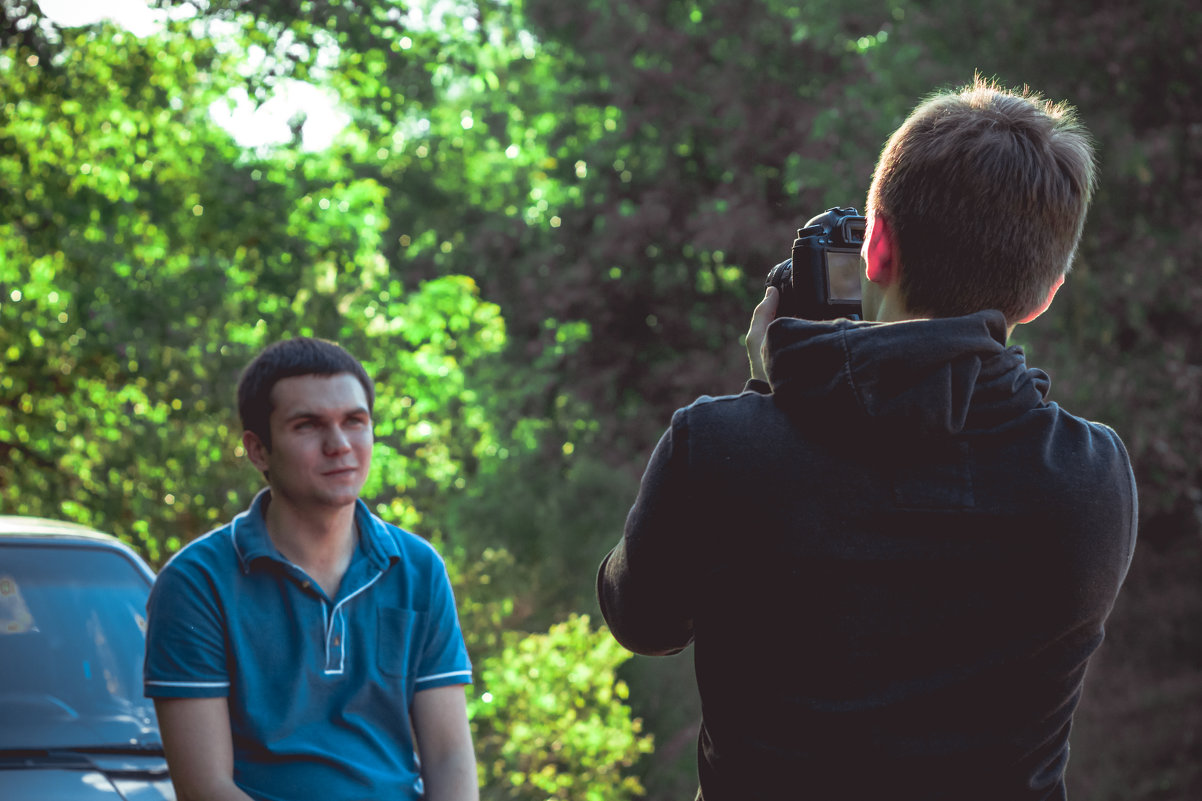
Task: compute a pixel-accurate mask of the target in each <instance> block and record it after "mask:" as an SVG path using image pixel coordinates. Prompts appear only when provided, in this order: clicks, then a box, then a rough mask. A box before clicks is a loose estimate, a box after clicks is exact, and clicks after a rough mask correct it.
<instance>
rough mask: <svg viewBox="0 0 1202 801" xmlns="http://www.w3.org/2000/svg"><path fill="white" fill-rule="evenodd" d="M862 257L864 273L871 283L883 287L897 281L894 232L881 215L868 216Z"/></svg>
mask: <svg viewBox="0 0 1202 801" xmlns="http://www.w3.org/2000/svg"><path fill="white" fill-rule="evenodd" d="M860 255H861V257H862V258H863V259H864V271H865V273H866V274H867V276H868V280H869V281H871V282H872V283H874V284H881V285H882V286H883V287H886V286H889V285H891V284H893V283H895V282H896V281H897V278H898V270H897V249H896V248H895V247H894V243H893V230H892V229H891V228H890V227H889V221H888V220H886V219H885V218H884V217H882V216H880V215H879V214H872V213H870V214H869V215H868V223H867V227H866V229H865V231H864V247H863V249H862V250H861V252H860Z"/></svg>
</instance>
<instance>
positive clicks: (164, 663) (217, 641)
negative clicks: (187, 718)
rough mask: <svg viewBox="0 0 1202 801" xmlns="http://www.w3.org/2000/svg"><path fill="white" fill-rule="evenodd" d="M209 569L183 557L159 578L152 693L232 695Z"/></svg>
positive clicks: (151, 647) (148, 678)
mask: <svg viewBox="0 0 1202 801" xmlns="http://www.w3.org/2000/svg"><path fill="white" fill-rule="evenodd" d="M215 598H216V596H215V593H214V591H213V587H212V586H211V585H210V583H209V582H208V581H207V579H206V578H205V576H204V572H203V570H201V569H199V568H198V567H197V566H196V565H193V564H189V563H187V562H186V561H185V560H181V559H179V558H177V559H175V560H173V561H172V562H170V563H168V564H167V566H166V567H164V568H163V570H162V571H161V572H160V573H159V575H158V577H157V578H156V579H155V583H154V587H153V588H152V589H151V592H150V599H149V601H148V602H147V628H146V659H145V663H144V671H143V674H144V679H143V681H144V694H145V695H146V697H147V698H221V697H225V696H228V695H229V690H230V677H229V669H228V666H227V664H228V663H227V657H226V645H225V641H226V638H225V632H224V627H223V625H222V622H221V620H222V615H221V613H220V610H219V608H218V605H217V602H216V600H215Z"/></svg>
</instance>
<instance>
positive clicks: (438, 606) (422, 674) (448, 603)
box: [413, 559, 472, 692]
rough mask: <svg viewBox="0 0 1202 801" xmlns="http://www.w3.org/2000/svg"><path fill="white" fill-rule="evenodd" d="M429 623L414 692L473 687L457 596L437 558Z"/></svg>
mask: <svg viewBox="0 0 1202 801" xmlns="http://www.w3.org/2000/svg"><path fill="white" fill-rule="evenodd" d="M432 572H433V574H434V575H433V576H432V577H431V582H430V584H431V597H430V610H429V620H430V625H429V626H427V628H426V637H425V642H424V643H423V644H422V650H421V656H420V658H419V661H418V667H417V672H416V677H415V678H414V681H413V683H414V691H415V692H420V691H422V690H429V689H432V688H434V687H445V686H447V685H450V684H471V683H472V663H471V661H470V660H469V659H468V655H467V645H466V644H465V643H464V641H463V632H462V630H461V629H460V627H459V615H458V614H457V613H456V611H455V595H454V593H453V592H452V590H451V581H450V579H449V578H448V577H447V571H446V567H445V566H444V565H443V563H442V561H441V559H436V560H435V562H434V565H433V567H432Z"/></svg>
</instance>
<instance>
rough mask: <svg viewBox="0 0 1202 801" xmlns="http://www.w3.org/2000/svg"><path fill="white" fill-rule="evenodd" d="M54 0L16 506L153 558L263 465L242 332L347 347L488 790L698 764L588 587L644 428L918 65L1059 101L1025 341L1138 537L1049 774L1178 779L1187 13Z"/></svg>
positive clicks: (258, 338) (5, 428)
mask: <svg viewBox="0 0 1202 801" xmlns="http://www.w3.org/2000/svg"><path fill="white" fill-rule="evenodd" d="M64 2H65V0H53V2H52V0H44V2H42V3H41V4H39V2H37V0H0V37H2V38H0V80H2V84H0V86H2V88H3V94H2V96H0V512H4V513H15V514H40V515H46V516H51V517H60V518H68V519H72V520H76V521H79V522H83V523H88V524H91V525H94V526H97V527H99V528H102V529H107V530H110V531H112V532H114V533H117V534H118V535H120V536H121V537H123V538H124V539H126V540H128V541H129V542H131V543H133V544H134V545H135V546H137V547H138V548H139V549H140V550H141V551H142V553H143V554H145V555H146V556H147V558H148V559H150V560H151V561H152V562H153V563H155V564H161V563H162V562H163V561H164V560H165V559H166V558H167V557H169V556H170V554H172V553H173V552H175V551H176V550H178V548H179V547H181V546H182V545H183V544H184V543H186V542H188V541H189V540H191V539H192V538H194V537H196V536H198V535H199V534H202V533H204V532H205V531H206V530H208V529H210V528H211V527H213V526H215V525H217V524H219V523H221V522H222V521H224V520H227V519H228V518H229V517H230V516H232V515H233V514H234V513H236V512H237V511H239V510H240V509H242V508H244V507H245V505H246V504H247V503H248V501H249V499H250V497H251V494H252V492H253V490H254V489H255V488H256V486H257V484H258V477H257V474H256V473H255V472H254V470H253V469H252V468H251V467H250V466H249V465H248V464H246V463H245V460H244V459H242V458H241V453H240V452H239V448H238V433H239V432H238V425H237V420H236V414H235V412H234V408H233V388H234V384H235V382H236V379H237V375H238V372H239V370H240V368H241V367H242V366H243V365H244V364H245V363H246V361H247V360H248V359H249V358H250V356H251V355H252V354H253V353H254V352H255V351H256V350H257V349H259V348H260V347H262V346H263V345H265V344H266V343H268V342H271V341H273V340H275V339H278V338H281V337H285V336H289V335H296V334H311V335H317V336H322V337H327V338H331V339H335V340H337V341H339V342H341V343H343V344H344V345H345V346H347V347H348V348H349V349H350V350H351V351H352V352H354V353H356V354H357V355H359V356H360V357H361V358H362V359H363V360H364V362H365V363H366V364H367V365H368V366H369V368H370V370H371V371H372V372H373V373H374V375H375V376H376V379H377V381H378V386H379V400H378V403H377V410H376V433H377V437H378V441H377V450H376V457H375V462H376V463H375V467H374V471H373V478H372V480H371V482H370V484H369V486H368V488H367V491H366V495H367V496H368V497H369V499H370V502H371V504H372V505H373V506H374V508H375V509H376V510H377V511H378V512H379V513H380V514H381V515H382V516H384V517H385V518H387V519H389V520H391V521H393V522H396V523H398V524H400V525H403V526H406V527H408V528H410V529H412V530H414V531H416V532H418V533H421V534H423V535H424V536H427V537H430V538H431V539H433V540H435V541H436V542H437V543H439V545H440V547H441V548H442V550H443V552H444V553H445V554H447V557H448V562H449V565H450V568H451V571H452V575H453V578H454V580H455V584H456V588H457V595H458V598H459V602H460V606H461V609H462V614H463V618H464V625H465V628H466V629H467V634H468V638H469V643H470V646H471V648H472V653H473V657H474V660H475V662H476V665H477V684H476V685H474V686H473V688H472V689H471V691H470V694H471V709H472V715H473V726H474V728H475V733H476V742H477V747H478V750H479V753H480V769H481V773H482V777H483V778H484V780H485V788H486V789H485V791H484V795H485V797H486V798H489V799H542V798H555V799H605V800H606V801H610V800H611V799H621V798H629V797H634V796H637V795H640V794H645V795H646V797H648V798H653V799H662V801H669V799H683V798H691V793H692V789H693V788H694V787H695V774H694V767H693V764H694V758H695V757H694V745H693V742H694V737H695V734H696V726H697V722H698V719H699V708H698V704H697V701H696V698H695V690H694V688H693V684H692V678H691V657H690V656H689V654H688V653H686V654H684V655H681V656H678V657H673V658H670V659H664V660H649V659H643V658H631V657H630V656H629V655H628V654H626V653H625V652H623V651H621V649H619V648H617V647H616V646H614V645H613V643H612V641H611V640H610V639H609V638H608V635H607V634H606V632H605V631H604V629H603V627H601V626H600V625H599V622H598V621H599V616H598V615H597V614H596V606H595V601H594V599H593V589H592V587H593V576H594V570H595V567H596V565H597V563H598V562H599V561H600V559H601V557H602V556H603V555H604V553H605V552H606V550H607V549H608V548H609V547H610V546H611V545H612V544H613V543H614V542H615V541H616V540H617V538H618V536H619V535H620V532H621V526H622V521H623V519H624V515H625V510H626V508H627V507H628V505H629V503H630V502H631V501H632V500H633V496H634V491H635V489H636V487H637V481H638V476H639V474H640V472H641V469H642V466H643V464H644V462H645V459H646V456H647V454H648V453H649V452H650V449H651V448H652V446H653V445H654V443H655V441H656V439H657V438H658V436H659V434H660V433H661V431H662V430H663V428H664V427H665V426H666V424H667V422H668V419H669V416H670V414H671V411H672V410H673V409H674V408H676V407H678V406H682V405H684V404H686V403H688V402H690V401H691V400H692V399H693V398H694V397H696V396H697V395H699V394H702V393H709V394H719V393H723V392H733V391H737V390H738V389H739V388H740V387H741V385H742V382H743V379H744V377H745V370H746V368H745V356H744V354H743V350H742V346H741V344H740V337H741V335H742V333H743V332H744V331H745V329H746V325H747V321H748V319H749V315H750V311H751V308H752V307H753V306H754V305H755V302H756V300H757V299H758V298H759V297H760V294H761V289H762V280H763V275H764V274H765V273H766V272H767V270H768V268H769V267H770V266H772V265H773V264H775V263H776V262H778V261H780V260H781V259H783V258H784V257H786V256H787V255H788V248H789V244H790V242H791V239H792V235H793V231H794V229H795V228H796V227H797V226H798V225H800V224H801V223H802V222H804V220H805V219H806V218H808V217H809V216H811V215H812V214H814V213H817V212H818V211H821V210H822V209H825V208H827V207H829V206H833V205H855V206H861V205H862V203H863V197H864V194H865V192H866V189H867V185H868V181H869V178H870V174H871V169H872V165H873V163H874V161H875V158H876V155H877V153H878V151H879V149H880V147H881V145H882V144H883V142H884V140H885V138H886V137H887V136H888V134H889V132H890V131H891V130H892V129H893V128H894V127H895V126H896V125H897V124H898V123H899V122H900V121H901V120H902V118H903V117H904V115H905V114H906V113H907V112H908V110H909V109H910V108H911V107H912V106H913V105H914V104H915V102H916V101H917V100H919V99H920V98H921V97H922V96H923V95H925V94H927V93H928V92H930V91H932V90H934V89H936V88H940V87H949V86H955V85H959V84H963V83H965V82H968V81H970V80H971V79H972V77H973V74H974V72H977V71H979V72H981V73H983V74H984V75H986V76H991V77H996V78H997V79H998V80H1000V81H1001V82H1002V83H1005V84H1008V85H1012V86H1021V85H1023V84H1029V85H1031V86H1032V87H1033V88H1035V89H1037V90H1039V91H1041V92H1043V93H1045V94H1046V95H1048V96H1050V97H1051V98H1053V99H1067V100H1069V101H1070V102H1072V103H1074V104H1076V105H1077V106H1078V108H1079V109H1080V111H1081V114H1082V116H1083V118H1084V120H1085V122H1086V124H1087V125H1088V126H1089V128H1090V129H1091V130H1092V131H1093V133H1094V135H1095V137H1096V139H1097V145H1098V152H1099V156H1100V160H1101V189H1100V192H1099V194H1098V196H1097V200H1096V202H1095V206H1094V208H1093V211H1092V212H1091V215H1090V218H1089V222H1088V223H1087V226H1086V232H1085V239H1084V241H1083V244H1082V248H1081V253H1080V257H1079V261H1078V263H1077V265H1076V267H1075V269H1074V271H1073V274H1072V276H1071V277H1070V279H1069V282H1068V284H1067V285H1066V287H1065V289H1064V290H1062V291H1061V293H1060V295H1059V298H1058V300H1057V303H1056V305H1055V306H1054V307H1053V309H1052V312H1051V313H1050V314H1049V315H1046V316H1045V317H1043V318H1041V319H1040V320H1039V321H1037V322H1036V323H1034V324H1032V325H1030V326H1025V327H1024V328H1023V329H1020V330H1019V332H1018V334H1017V336H1018V339H1019V341H1020V344H1023V345H1024V346H1025V347H1026V349H1027V352H1028V358H1029V360H1030V361H1031V363H1033V364H1035V365H1038V366H1041V367H1044V368H1046V369H1048V370H1049V371H1050V372H1051V374H1052V376H1053V378H1054V384H1053V399H1054V400H1057V401H1059V402H1061V403H1063V404H1064V405H1065V406H1067V407H1069V408H1070V409H1072V410H1073V411H1075V412H1077V413H1079V414H1082V415H1085V416H1088V417H1091V418H1094V419H1098V420H1101V421H1103V422H1106V423H1108V424H1110V425H1112V426H1114V427H1115V428H1116V429H1117V430H1118V431H1119V433H1120V434H1121V435H1122V436H1123V438H1124V439H1125V441H1126V442H1127V444H1128V447H1129V449H1130V451H1131V454H1132V458H1133V461H1134V464H1135V469H1136V474H1137V479H1138V482H1139V486H1140V493H1141V499H1140V500H1141V541H1140V545H1139V548H1138V550H1137V555H1136V559H1135V564H1134V566H1133V568H1132V572H1131V575H1130V577H1129V580H1128V584H1127V587H1126V589H1125V591H1124V593H1123V595H1122V597H1121V598H1120V600H1119V603H1118V606H1117V608H1116V611H1115V615H1114V618H1113V620H1112V625H1111V626H1110V628H1109V632H1108V637H1107V642H1106V644H1105V645H1104V646H1103V649H1102V651H1101V652H1100V654H1099V657H1098V659H1097V661H1096V663H1095V664H1094V666H1093V667H1092V668H1091V671H1090V676H1089V681H1088V684H1087V688H1086V694H1085V698H1084V700H1083V702H1082V706H1081V709H1080V711H1079V713H1078V718H1077V725H1076V727H1075V730H1074V734H1073V756H1072V760H1071V763H1070V767H1069V779H1070V790H1071V795H1072V796H1074V797H1079V798H1089V799H1103V800H1106V799H1124V800H1125V801H1138V800H1143V799H1146V800H1148V801H1151V800H1152V799H1157V800H1163V801H1170V800H1171V801H1178V800H1180V801H1185V799H1196V798H1199V797H1202V592H1200V591H1199V579H1200V573H1202V553H1200V547H1199V546H1200V544H1202V536H1200V535H1202V477H1200V474H1199V470H1200V468H1199V459H1198V453H1199V452H1200V451H1202V414H1200V413H1199V412H1200V405H1202V404H1200V397H1199V395H1200V392H1202V265H1200V264H1199V256H1198V254H1199V252H1200V251H1202V226H1200V225H1199V224H1198V223H1197V220H1196V210H1197V208H1198V207H1199V200H1200V198H1202V79H1199V74H1202V69H1200V67H1202V64H1200V55H1202V52H1200V47H1202V46H1200V45H1199V40H1198V36H1197V34H1198V32H1199V31H1200V30H1202V7H1199V6H1198V5H1197V4H1196V3H1193V2H1190V0H1149V2H1145V3H1140V4H1134V3H1130V2H1127V0H1121V1H1120V0H1091V2H1089V3H1085V2H1082V1H1081V0H1070V2H1064V0H1055V2H1053V0H1028V2H1021V3H1020V2H1017V1H1016V0H999V1H998V2H989V3H986V2H983V0H976V1H975V2H969V1H968V0H942V2H939V3H932V2H926V1H920V0H851V2H847V1H846V0H844V2H830V1H829V0H813V2H810V3H806V4H799V3H794V2H785V0H576V2H568V3H565V2H559V1H558V0H557V1H555V2H552V1H551V0H419V2H413V3H400V2H391V1H390V0H372V1H369V0H253V1H252V0H192V2H177V1H175V0H157V2H152V3H151V7H150V9H149V10H147V9H142V8H140V7H138V8H139V9H140V11H141V14H140V15H139V16H137V17H136V24H135V22H131V21H130V20H134V19H135V18H134V17H130V18H128V19H125V20H124V21H122V20H117V21H116V22H114V21H111V20H110V21H99V22H91V23H89V24H82V22H81V20H82V18H74V20H73V18H71V17H70V16H69V15H67V13H66V11H65V10H64V8H65V6H64ZM135 5H136V4H135ZM97 7H100V6H96V5H94V6H92V9H93V11H94V10H95V9H96V8H97ZM111 7H112V8H116V7H117V4H112V6H111ZM131 7H132V6H131ZM96 16H97V15H95V14H93V16H92V17H91V18H90V19H95V17H96ZM83 21H86V20H83ZM289 97H291V98H293V99H294V100H295V98H298V97H306V98H309V99H310V100H309V102H307V103H300V104H298V103H295V102H294V103H293V104H292V105H291V106H289V105H288V103H286V102H284V100H285V99H286V98H289ZM256 108H260V109H262V111H261V112H260V113H258V114H252V111H253V110H254V109H256ZM281 108H282V109H283V111H279V110H278V109H281ZM271 109H277V111H276V114H275V116H274V117H272V116H270V115H269V114H268V112H269V111H270V110H271ZM732 535H735V536H737V532H732Z"/></svg>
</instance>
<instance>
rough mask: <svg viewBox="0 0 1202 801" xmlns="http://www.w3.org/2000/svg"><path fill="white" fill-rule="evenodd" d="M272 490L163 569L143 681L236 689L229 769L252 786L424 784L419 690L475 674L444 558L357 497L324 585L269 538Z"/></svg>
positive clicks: (201, 690) (317, 792)
mask: <svg viewBox="0 0 1202 801" xmlns="http://www.w3.org/2000/svg"><path fill="white" fill-rule="evenodd" d="M268 492H269V491H268V490H264V491H263V492H261V493H259V495H258V496H257V497H256V498H255V500H254V503H253V504H251V507H250V509H248V510H247V511H245V512H243V513H242V514H240V515H238V516H237V517H236V518H234V520H233V521H231V522H230V524H229V525H227V526H224V527H222V528H219V529H217V530H215V531H212V532H210V533H208V534H206V535H204V536H203V537H200V538H198V539H196V540H195V541H193V542H191V543H189V544H188V545H187V546H186V547H185V548H183V549H182V550H181V551H180V552H179V553H178V554H176V555H175V556H174V557H173V558H172V559H171V560H170V561H169V562H168V563H167V564H166V565H165V566H164V567H163V569H162V570H161V571H160V572H159V575H158V579H157V580H156V581H155V585H154V589H153V590H152V591H151V594H150V601H149V604H148V612H149V614H148V629H147V635H146V668H145V693H146V695H147V696H148V697H151V698H217V697H228V699H229V707H230V726H231V730H232V735H233V746H234V780H235V782H236V783H237V784H238V785H239V786H240V787H241V788H242V789H243V790H244V791H246V792H247V793H248V794H250V795H251V796H253V797H254V798H256V799H262V801H276V799H279V801H284V800H285V799H297V798H332V799H368V798H396V799H417V798H420V797H421V794H422V784H421V777H420V774H419V769H418V763H417V759H416V757H415V754H414V744H413V735H412V727H411V722H410V714H409V713H410V710H411V709H412V707H413V696H414V694H415V693H417V692H420V691H421V690H424V689H429V688H433V687H441V686H445V685H454V684H469V683H471V663H470V662H469V661H468V656H467V649H466V647H465V646H464V642H463V635H462V633H461V632H460V629H459V620H458V617H457V615H456V613H455V600H454V597H453V596H452V594H451V586H450V581H449V580H448V578H447V573H446V568H445V566H444V565H443V562H442V559H441V558H440V557H439V555H438V554H437V553H436V552H435V550H434V548H433V547H431V546H430V544H429V543H427V542H426V541H425V540H423V539H421V538H420V537H417V536H415V535H413V534H410V533H409V532H407V531H403V530H401V529H399V528H396V527H395V526H392V525H389V524H387V523H385V522H384V521H382V520H380V519H379V518H378V517H376V516H375V515H373V514H371V512H369V511H368V509H367V506H366V505H365V504H364V503H363V502H362V501H359V502H358V504H357V506H356V509H355V523H356V524H357V526H358V530H359V546H358V548H357V549H356V552H355V554H354V555H353V557H352V559H351V563H350V565H349V566H348V568H347V571H346V575H345V576H344V577H343V579H342V585H341V586H340V587H339V588H338V595H337V597H335V598H329V597H327V596H326V594H325V593H324V592H323V591H322V589H321V588H320V587H319V586H318V584H317V582H315V581H313V580H312V579H311V578H310V577H309V576H308V575H306V574H305V572H304V571H303V570H301V569H300V568H299V567H297V566H296V565H294V564H292V563H291V562H289V561H288V560H287V559H285V558H284V557H283V556H282V555H281V554H280V552H279V551H278V550H276V548H275V546H274V545H273V544H272V542H271V539H270V538H269V537H268V535H267V526H266V523H265V522H264V517H263V510H264V505H265V499H267V498H268Z"/></svg>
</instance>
